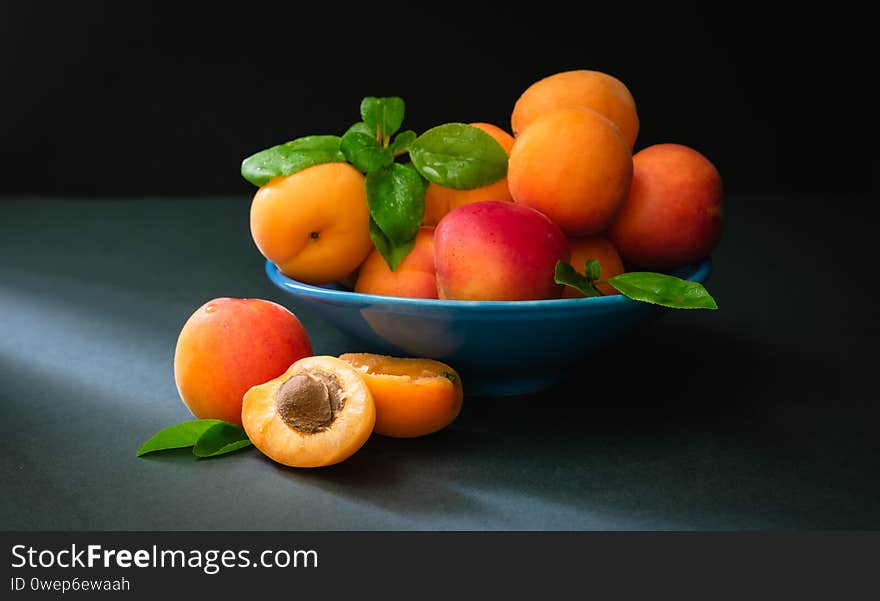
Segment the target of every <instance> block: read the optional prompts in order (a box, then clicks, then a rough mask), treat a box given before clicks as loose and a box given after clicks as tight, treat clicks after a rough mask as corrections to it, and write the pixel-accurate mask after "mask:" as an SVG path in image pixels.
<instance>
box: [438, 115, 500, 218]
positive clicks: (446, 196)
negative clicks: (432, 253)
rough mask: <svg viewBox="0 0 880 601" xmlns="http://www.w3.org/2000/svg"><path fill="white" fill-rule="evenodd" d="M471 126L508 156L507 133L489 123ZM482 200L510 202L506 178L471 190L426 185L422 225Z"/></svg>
mask: <svg viewBox="0 0 880 601" xmlns="http://www.w3.org/2000/svg"><path fill="white" fill-rule="evenodd" d="M471 125H473V126H474V127H477V128H479V129H482V130H483V131H484V132H486V133H487V134H489V135H490V136H492V137H493V138H494V139H495V141H496V142H498V143H499V144H501V146H502V148H504V150H505V151H506V152H507V154H510V149H511V148H513V136H511V135H510V134H509V133H507V132H506V131H504V130H503V129H501V128H500V127H498V126H496V125H492V124H491V123H471ZM484 200H499V201H505V202H512V201H513V197H512V196H511V195H510V189H509V188H508V186H507V178H506V177H505V178H504V179H501V180H499V181H497V182H495V183H494V184H489V185H488V186H482V187H480V188H474V189H473V190H455V189H453V188H447V187H445V186H438V185H437V184H434V183H431V184H428V189H427V190H426V191H425V218H424V220H423V221H422V223H423V224H424V225H431V226H433V225H437V224H438V223H439V222H440V220H441V219H442V218H443V216H444V215H446V213H448V212H449V211H451V210H453V209H457V208H458V207H460V206H463V205H467V204H473V203H475V202H482V201H484Z"/></svg>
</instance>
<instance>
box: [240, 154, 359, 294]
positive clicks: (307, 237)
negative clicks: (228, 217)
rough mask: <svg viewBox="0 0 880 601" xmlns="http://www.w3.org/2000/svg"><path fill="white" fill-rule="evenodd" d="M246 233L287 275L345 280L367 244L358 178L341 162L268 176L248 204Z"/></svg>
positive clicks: (310, 280)
mask: <svg viewBox="0 0 880 601" xmlns="http://www.w3.org/2000/svg"><path fill="white" fill-rule="evenodd" d="M251 234H252V235H253V238H254V242H255V243H256V245H257V248H258V249H259V250H260V252H261V253H262V254H263V256H264V257H266V258H267V259H269V260H270V261H272V262H273V263H275V265H277V266H278V268H279V269H280V270H281V271H282V272H283V273H285V274H286V275H288V276H290V277H292V278H295V279H297V280H301V281H303V282H306V283H309V284H326V283H328V282H336V281H339V280H341V279H343V278H345V277H346V276H348V275H349V274H350V273H351V272H352V271H354V270H355V269H356V268H357V266H358V265H360V264H361V262H363V260H364V259H366V258H367V255H368V254H369V253H370V251H371V250H372V248H373V242H372V241H371V240H370V212H369V209H368V208H367V195H366V191H365V187H364V176H363V175H361V173H360V172H359V171H358V170H357V169H355V168H354V167H352V166H351V165H349V164H347V163H324V164H322V165H315V166H313V167H309V168H308V169H304V170H302V171H299V172H297V173H294V174H293V175H289V176H287V177H276V178H274V179H272V180H271V181H270V182H269V183H268V184H266V185H265V186H263V187H262V188H260V189H259V190H258V191H257V193H256V195H255V196H254V200H253V202H252V203H251Z"/></svg>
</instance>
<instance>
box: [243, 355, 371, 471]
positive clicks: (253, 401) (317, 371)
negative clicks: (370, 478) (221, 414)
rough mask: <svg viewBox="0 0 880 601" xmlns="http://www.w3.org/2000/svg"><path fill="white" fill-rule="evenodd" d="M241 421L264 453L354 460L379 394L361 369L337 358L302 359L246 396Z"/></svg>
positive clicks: (303, 460)
mask: <svg viewBox="0 0 880 601" xmlns="http://www.w3.org/2000/svg"><path fill="white" fill-rule="evenodd" d="M241 421H242V425H243V426H244V429H245V431H246V432H247V435H248V437H249V438H250V439H251V442H252V443H254V446H255V447H257V448H258V449H259V450H260V451H262V453H263V454H264V455H266V456H268V457H269V458H271V459H274V460H275V461H277V462H278V463H282V464H284V465H289V466H292V467H320V466H324V465H332V464H334V463H339V462H340V461H344V460H345V459H348V458H349V457H350V456H351V455H353V454H354V453H355V452H356V451H357V450H358V449H360V448H361V447H362V446H363V444H364V443H365V442H366V441H367V439H368V438H369V437H370V433H371V432H372V431H373V425H374V423H375V421H376V408H375V405H374V404H373V396H372V394H371V393H370V389H369V388H368V387H367V385H366V383H365V382H364V379H363V378H362V377H361V374H360V373H359V372H358V371H357V370H355V369H354V368H353V367H351V366H350V365H349V364H348V363H346V362H344V361H341V360H339V359H337V358H336V357H327V356H316V357H306V358H304V359H300V360H299V361H297V362H296V363H294V364H293V365H291V366H290V368H289V369H288V370H287V371H286V372H284V374H282V375H281V376H279V377H277V378H275V379H274V380H270V381H268V382H266V383H265V384H260V385H259V386H254V387H253V388H251V389H250V390H248V391H247V392H246V393H245V395H244V401H243V403H242V410H241Z"/></svg>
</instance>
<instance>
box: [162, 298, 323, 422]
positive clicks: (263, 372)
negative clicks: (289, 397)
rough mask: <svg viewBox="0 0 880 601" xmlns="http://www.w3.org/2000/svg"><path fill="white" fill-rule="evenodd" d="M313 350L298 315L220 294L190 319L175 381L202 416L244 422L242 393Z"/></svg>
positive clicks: (179, 349) (183, 332)
mask: <svg viewBox="0 0 880 601" xmlns="http://www.w3.org/2000/svg"><path fill="white" fill-rule="evenodd" d="M311 354H312V345H311V343H310V342H309V337H308V335H307V334H306V331H305V329H304V328H303V326H302V324H301V323H300V321H299V319H297V317H296V316H295V315H294V314H293V313H291V312H290V311H288V310H287V309H285V308H284V307H282V306H281V305H278V304H276V303H273V302H271V301H267V300H261V299H257V298H245V299H240V298H215V299H214V300H211V301H209V302H207V303H205V304H204V305H202V306H201V307H199V308H198V309H197V310H196V312H195V313H193V314H192V315H191V316H190V317H189V319H187V321H186V323H185V324H184V326H183V328H182V329H181V331H180V335H179V336H178V338H177V346H176V348H175V350H174V381H175V383H176V384H177V391H178V393H179V394H180V398H181V399H182V400H183V402H184V404H185V405H186V406H187V408H189V410H190V411H191V412H192V414H193V415H195V416H196V417H198V418H201V419H222V420H225V421H228V422H232V423H234V424H241V399H242V396H243V395H244V393H245V392H247V390H248V389H249V388H250V387H251V386H255V385H257V384H260V383H262V382H265V381H266V380H269V379H271V378H274V377H276V376H278V375H280V374H282V373H284V370H286V369H287V368H288V367H290V364H291V363H293V362H294V361H297V360H299V359H302V358H303V357H307V356H309V355H311Z"/></svg>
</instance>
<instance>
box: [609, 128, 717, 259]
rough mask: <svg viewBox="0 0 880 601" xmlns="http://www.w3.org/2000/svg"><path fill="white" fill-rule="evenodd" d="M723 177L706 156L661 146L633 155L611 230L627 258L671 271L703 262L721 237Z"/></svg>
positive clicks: (682, 149)
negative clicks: (623, 197) (628, 181)
mask: <svg viewBox="0 0 880 601" xmlns="http://www.w3.org/2000/svg"><path fill="white" fill-rule="evenodd" d="M721 197H722V184H721V176H720V175H719V173H718V170H717V169H716V168H715V166H714V165H713V164H712V163H711V162H710V161H709V159H707V158H706V157H705V156H703V155H702V154H700V153H699V152H697V151H696V150H694V149H692V148H688V147H687V146H682V145H680V144H657V145H654V146H649V147H648V148H645V149H644V150H641V151H639V152H638V153H636V155H635V156H634V157H633V182H632V189H631V191H630V193H629V197H628V198H627V200H626V202H625V203H624V205H623V208H622V209H621V211H620V214H619V215H618V216H617V218H616V219H615V220H614V222H613V223H612V224H611V227H610V229H609V230H608V235H609V238H610V239H611V241H612V243H613V244H614V246H615V247H616V248H617V250H618V252H620V255H621V257H622V258H623V260H624V262H625V263H627V264H628V265H630V266H632V267H638V268H642V269H653V270H670V269H674V268H676V267H681V266H684V265H687V264H688V263H692V262H694V261H698V260H700V259H702V258H704V257H706V256H708V255H709V253H711V252H712V250H713V249H714V248H715V246H716V245H717V244H718V242H719V241H720V240H721V233H722V226H723V218H722V204H721Z"/></svg>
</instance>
